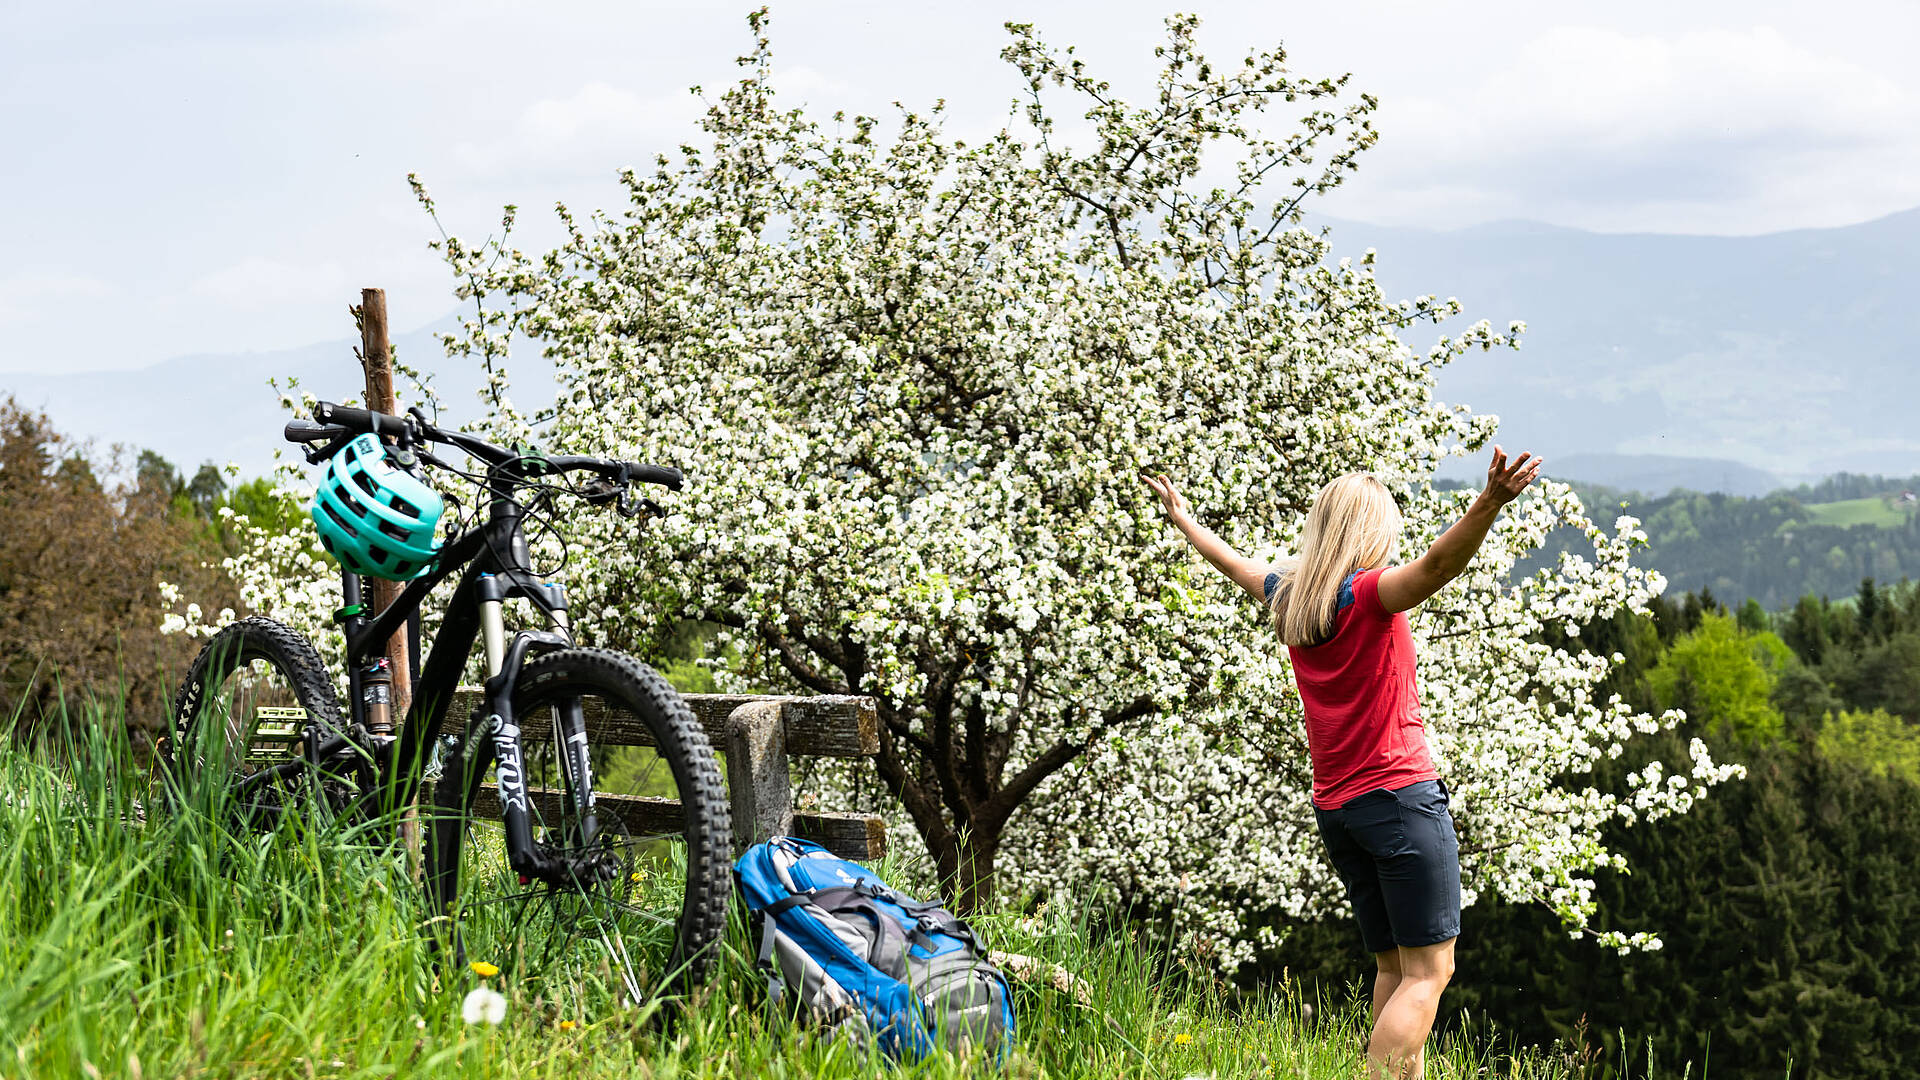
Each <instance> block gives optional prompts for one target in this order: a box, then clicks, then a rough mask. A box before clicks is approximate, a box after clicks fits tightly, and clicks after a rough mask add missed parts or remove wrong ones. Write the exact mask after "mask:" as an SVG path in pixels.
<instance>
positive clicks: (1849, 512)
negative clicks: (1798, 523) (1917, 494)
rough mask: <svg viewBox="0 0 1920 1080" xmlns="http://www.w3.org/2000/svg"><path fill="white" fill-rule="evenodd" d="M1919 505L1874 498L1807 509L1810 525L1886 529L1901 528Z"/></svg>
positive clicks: (1814, 506) (1843, 500)
mask: <svg viewBox="0 0 1920 1080" xmlns="http://www.w3.org/2000/svg"><path fill="white" fill-rule="evenodd" d="M1914 507H1915V504H1913V503H1903V502H1901V501H1899V499H1898V498H1897V497H1896V498H1893V499H1883V498H1881V497H1879V496H1877V495H1876V496H1872V497H1869V498H1865V499H1842V500H1840V501H1839V502H1830V503H1811V504H1809V505H1808V506H1807V507H1806V511H1807V515H1808V520H1807V524H1809V525H1838V526H1841V527H1842V528H1844V527H1846V526H1849V525H1875V526H1878V527H1880V528H1882V529H1897V528H1899V527H1901V526H1903V525H1905V524H1906V523H1907V519H1908V518H1910V517H1912V516H1913V513H1914Z"/></svg>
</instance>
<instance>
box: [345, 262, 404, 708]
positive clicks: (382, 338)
mask: <svg viewBox="0 0 1920 1080" xmlns="http://www.w3.org/2000/svg"><path fill="white" fill-rule="evenodd" d="M353 310H354V315H355V318H356V319H357V321H358V322H359V323H360V366H361V368H362V369H363V370H364V371H365V372H366V376H367V408H369V409H372V410H373V411H374V412H382V413H387V414H390V415H391V414H395V413H398V412H399V411H400V409H399V406H398V404H397V403H396V402H395V401H394V397H393V349H392V346H391V345H389V344H388V342H387V291H386V290H385V289H361V290H360V306H359V307H357V308H355V309H353ZM370 584H371V585H372V586H373V588H372V593H373V609H374V611H376V612H380V611H385V610H386V609H387V605H389V604H391V603H393V601H394V598H395V597H398V596H399V595H400V590H401V588H402V587H403V586H402V585H401V583H400V582H398V581H384V580H381V579H379V578H374V579H372V580H371V581H370ZM408 659H409V658H408V656H407V631H406V627H404V626H403V627H401V628H400V629H398V630H395V631H394V632H393V637H392V638H390V639H389V640H388V641H387V660H388V662H389V663H390V664H391V665H392V666H393V719H394V722H395V723H396V724H397V723H400V722H401V721H402V720H404V719H405V718H406V715H407V707H408V706H409V705H411V704H412V703H413V678H412V674H413V673H412V672H411V671H409V670H408V663H407V662H408Z"/></svg>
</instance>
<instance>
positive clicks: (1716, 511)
mask: <svg viewBox="0 0 1920 1080" xmlns="http://www.w3.org/2000/svg"><path fill="white" fill-rule="evenodd" d="M1576 487H1578V488H1579V490H1580V494H1581V497H1582V499H1583V500H1584V501H1585V502H1586V504H1587V506H1588V507H1589V508H1590V509H1591V510H1592V511H1593V512H1594V517H1595V519H1596V520H1601V521H1607V520H1610V519H1611V518H1612V517H1613V514H1614V512H1617V513H1622V514H1632V515H1633V516H1635V517H1638V518H1640V519H1641V523H1642V525H1643V526H1644V527H1645V529H1646V531H1647V537H1648V546H1647V550H1646V551H1645V552H1644V553H1642V554H1641V556H1640V558H1639V560H1638V561H1639V562H1640V563H1641V564H1643V565H1646V566H1652V567H1655V568H1657V569H1658V570H1659V571H1660V572H1661V573H1663V574H1665V575H1666V576H1667V580H1668V583H1669V585H1668V589H1669V592H1671V593H1674V594H1678V593H1681V592H1695V591H1699V590H1701V589H1708V590H1711V591H1712V592H1713V594H1714V595H1715V596H1718V597H1720V598H1721V599H1722V600H1723V601H1726V602H1728V603H1733V604H1738V603H1739V602H1741V601H1743V600H1746V599H1748V598H1752V599H1755V600H1758V601H1759V602H1760V605H1761V606H1762V607H1764V608H1766V609H1768V610H1778V609H1780V608H1783V607H1786V606H1788V605H1790V604H1792V603H1793V602H1794V601H1796V600H1798V599H1799V598H1800V597H1802V596H1804V595H1807V594H1809V593H1811V594H1813V595H1815V596H1830V597H1835V598H1838V597H1843V596H1849V595H1851V594H1852V593H1853V592H1854V590H1856V589H1858V588H1859V587H1860V581H1861V579H1862V578H1869V577H1870V578H1873V579H1875V580H1877V581H1881V582H1896V581H1899V580H1901V579H1902V578H1913V579H1920V513H1916V511H1920V501H1916V500H1915V498H1914V497H1913V496H1915V495H1920V476H1916V477H1909V478H1906V479H1897V478H1893V479H1890V478H1886V477H1879V476H1857V475H1851V474H1847V473H1841V474H1839V475H1837V476H1834V477H1830V478H1828V479H1827V480H1825V481H1822V482H1821V483H1819V484H1817V485H1810V486H1808V485H1803V486H1801V487H1799V488H1795V489H1792V490H1789V491H1780V492H1775V493H1773V494H1771V495H1767V496H1764V497H1760V498H1740V497H1738V496H1733V495H1720V494H1714V495H1702V494H1698V493H1696V492H1679V491H1676V492H1672V493H1670V494H1667V495H1662V496H1658V497H1648V496H1645V495H1639V494H1623V493H1621V492H1617V491H1611V490H1608V489H1606V488H1593V487H1579V485H1576ZM1610 507H1611V508H1617V510H1616V511H1613V512H1609V510H1608V508H1610ZM1578 542H1579V541H1578V539H1577V538H1575V537H1570V536H1569V537H1555V538H1554V539H1553V541H1551V542H1550V544H1549V547H1548V549H1547V554H1546V555H1545V556H1543V558H1545V557H1551V555H1552V553H1554V552H1556V551H1557V550H1558V549H1559V548H1560V547H1562V546H1573V545H1577V543H1578ZM1573 549H1574V550H1576V551H1577V550H1579V548H1578V547H1577V546H1574V548H1573ZM1540 564H1541V559H1539V558H1537V559H1535V560H1534V561H1533V564H1532V565H1540Z"/></svg>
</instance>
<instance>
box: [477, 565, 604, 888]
mask: <svg viewBox="0 0 1920 1080" xmlns="http://www.w3.org/2000/svg"><path fill="white" fill-rule="evenodd" d="M513 577H518V575H513ZM478 584H479V591H480V595H479V601H480V603H479V608H480V634H481V640H482V642H483V644H484V647H485V649H486V656H487V686H486V706H485V707H486V709H487V715H486V717H485V719H484V720H483V721H482V723H483V725H484V726H483V728H482V731H483V732H484V733H485V737H486V738H487V739H489V740H490V741H491V744H492V751H493V758H494V771H495V776H496V779H497V783H498V791H499V798H500V807H501V811H502V814H501V816H502V819H503V821H504V823H505V825H506V831H507V837H506V839H507V853H508V859H509V861H510V863H511V864H512V866H513V868H514V870H515V871H516V872H518V873H519V874H520V875H521V876H522V877H529V878H533V877H537V878H541V879H543V880H547V881H550V882H553V883H556V884H558V883H560V881H562V880H564V879H565V878H567V877H569V876H571V873H572V866H571V865H570V860H568V861H562V862H560V863H558V864H557V865H555V864H551V862H552V861H551V860H548V859H546V858H545V857H543V855H542V853H541V852H540V850H539V849H538V848H537V847H536V846H535V843H534V837H533V827H532V814H531V808H530V805H529V802H530V799H529V793H528V789H527V776H526V768H525V762H524V760H523V757H522V747H521V743H520V724H519V717H517V716H515V715H514V713H513V701H512V694H513V685H514V683H515V682H516V681H517V680H518V678H519V674H520V666H521V664H522V663H524V662H525V660H526V658H527V655H528V654H529V653H530V652H533V651H536V650H538V651H548V650H552V649H557V648H565V647H566V646H568V645H570V644H571V643H572V642H571V638H570V637H569V635H568V633H567V614H566V592H565V590H564V589H563V588H562V587H561V586H559V585H557V584H535V583H531V582H510V580H509V576H508V575H496V574H486V575H482V576H481V577H480V579H479V582H478ZM533 590H539V592H540V593H541V595H540V597H539V606H540V607H542V608H543V609H544V610H546V611H547V612H548V614H549V615H551V616H552V617H553V619H554V622H555V623H556V625H557V626H558V628H559V629H558V631H557V632H556V631H522V632H520V633H518V634H515V635H513V637H512V638H511V639H509V638H508V637H507V632H506V624H505V619H504V616H503V613H502V608H503V606H504V603H505V601H506V599H507V597H508V595H509V594H510V593H515V592H520V593H526V592H531V591H533ZM553 714H554V715H553V732H552V738H553V747H554V756H555V761H556V762H557V763H558V766H559V772H560V776H561V781H562V785H561V786H562V789H563V790H562V792H561V796H562V798H564V799H566V800H567V801H568V802H569V803H570V804H571V806H572V809H573V810H574V814H573V815H572V820H573V821H575V822H577V830H578V831H577V833H576V834H574V835H561V836H559V837H557V838H554V839H557V841H558V845H559V846H561V847H563V848H572V849H583V848H585V847H586V846H587V845H589V844H591V843H592V842H593V840H594V839H595V834H596V832H597V831H598V822H597V820H596V818H595V814H594V806H593V801H594V800H593V766H592V763H591V761H590V760H589V759H588V755H587V733H586V720H585V715H584V710H583V709H582V708H581V705H580V699H578V698H565V699H562V700H559V701H556V702H554V704H553Z"/></svg>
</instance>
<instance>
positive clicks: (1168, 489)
mask: <svg viewBox="0 0 1920 1080" xmlns="http://www.w3.org/2000/svg"><path fill="white" fill-rule="evenodd" d="M1140 479H1142V480H1145V481H1146V482H1147V486H1148V487H1150V488H1152V489H1153V493H1154V494H1155V495H1158V496H1160V504H1161V505H1162V506H1165V507H1166V508H1167V516H1168V517H1169V518H1172V519H1173V523H1174V524H1175V525H1182V524H1183V523H1185V522H1189V521H1192V520H1193V507H1191V506H1188V505H1187V500H1186V499H1185V498H1184V497H1183V496H1181V494H1180V489H1178V488H1176V487H1174V486H1173V481H1172V480H1169V479H1167V474H1165V473H1161V474H1160V475H1158V476H1150V475H1148V474H1147V473H1141V474H1140Z"/></svg>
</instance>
